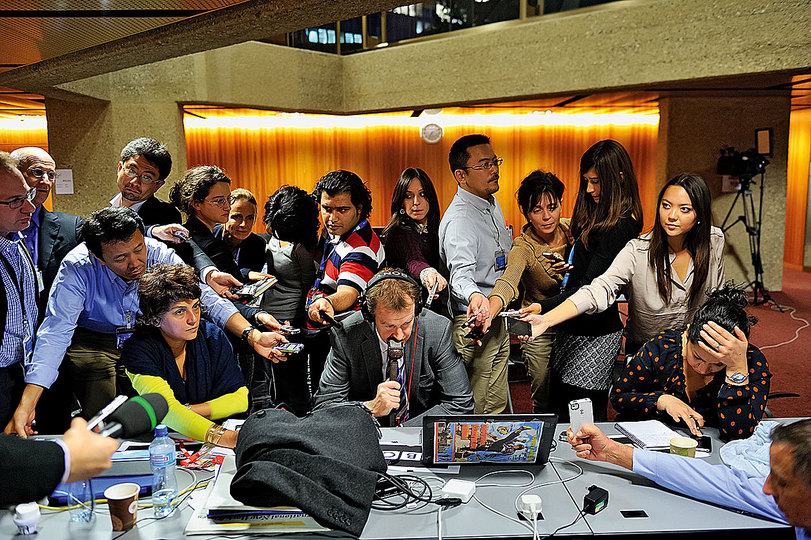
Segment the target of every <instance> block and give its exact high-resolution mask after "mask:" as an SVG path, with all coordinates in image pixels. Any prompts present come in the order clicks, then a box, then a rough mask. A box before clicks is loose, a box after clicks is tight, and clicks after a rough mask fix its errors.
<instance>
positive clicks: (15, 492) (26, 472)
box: [0, 435, 65, 506]
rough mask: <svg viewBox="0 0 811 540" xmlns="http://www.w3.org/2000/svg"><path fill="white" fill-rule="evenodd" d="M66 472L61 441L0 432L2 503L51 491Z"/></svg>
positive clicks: (0, 500) (5, 504)
mask: <svg viewBox="0 0 811 540" xmlns="http://www.w3.org/2000/svg"><path fill="white" fill-rule="evenodd" d="M64 473H65V454H64V451H63V450H62V447H61V446H59V445H58V444H56V443H54V442H51V441H35V440H32V439H20V438H18V437H14V436H11V435H0V506H9V505H13V504H20V503H25V502H31V501H38V500H39V499H41V498H43V497H45V496H46V495H50V494H51V493H53V490H54V489H55V488H56V486H57V485H58V484H59V482H60V481H61V480H62V475H63V474H64Z"/></svg>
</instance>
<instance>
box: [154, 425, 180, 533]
mask: <svg viewBox="0 0 811 540" xmlns="http://www.w3.org/2000/svg"><path fill="white" fill-rule="evenodd" d="M168 432H169V430H168V429H167V428H166V426H165V425H163V424H158V425H157V426H156V427H155V440H153V441H152V443H151V444H150V445H149V464H150V466H151V468H152V505H153V508H154V509H155V516H156V517H164V516H168V515H169V514H171V513H172V509H173V508H172V501H174V499H175V496H176V495H177V479H176V478H175V443H174V441H173V440H172V439H170V438H169V436H168V435H167V434H168Z"/></svg>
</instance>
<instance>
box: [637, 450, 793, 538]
mask: <svg viewBox="0 0 811 540" xmlns="http://www.w3.org/2000/svg"><path fill="white" fill-rule="evenodd" d="M633 471H634V472H635V473H637V474H639V475H642V476H644V477H645V478H647V479H648V480H652V481H654V482H656V483H657V484H659V485H660V486H662V487H665V488H667V489H671V490H673V491H675V492H677V493H682V494H684V495H688V496H690V497H694V498H696V499H699V500H702V501H707V502H710V503H714V504H719V505H722V506H727V507H729V508H734V509H736V510H743V511H744V512H750V513H752V514H757V515H759V516H763V517H766V518H769V519H773V520H775V521H779V522H781V523H788V522H787V521H786V516H784V515H783V513H782V512H781V511H780V509H779V508H777V503H776V502H775V501H774V497H772V496H771V495H766V494H765V493H763V484H764V483H765V481H766V479H765V478H763V477H758V476H748V475H746V473H744V472H743V471H740V470H737V469H732V468H730V467H727V466H726V465H710V464H709V463H706V462H704V461H702V460H700V459H695V458H685V457H682V456H676V455H673V454H663V453H660V452H650V451H647V450H639V449H634V467H633Z"/></svg>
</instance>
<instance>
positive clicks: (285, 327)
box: [279, 324, 301, 336]
mask: <svg viewBox="0 0 811 540" xmlns="http://www.w3.org/2000/svg"><path fill="white" fill-rule="evenodd" d="M279 332H281V333H283V334H289V335H291V336H295V335H296V334H300V333H301V329H300V328H294V327H293V326H290V325H289V324H283V325H281V326H279Z"/></svg>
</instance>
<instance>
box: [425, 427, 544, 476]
mask: <svg viewBox="0 0 811 540" xmlns="http://www.w3.org/2000/svg"><path fill="white" fill-rule="evenodd" d="M556 424H557V418H556V417H555V416H554V415H498V416H495V415H494V416H486V415H484V416H456V417H454V416H447V417H433V418H430V419H426V421H425V423H424V425H423V458H424V459H425V458H428V459H427V461H429V462H430V463H433V464H437V465H452V464H453V465H459V464H473V463H479V464H511V465H521V464H523V465H532V464H543V463H546V461H547V459H548V457H549V450H550V446H551V440H552V434H553V432H554V429H555V425H556Z"/></svg>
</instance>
